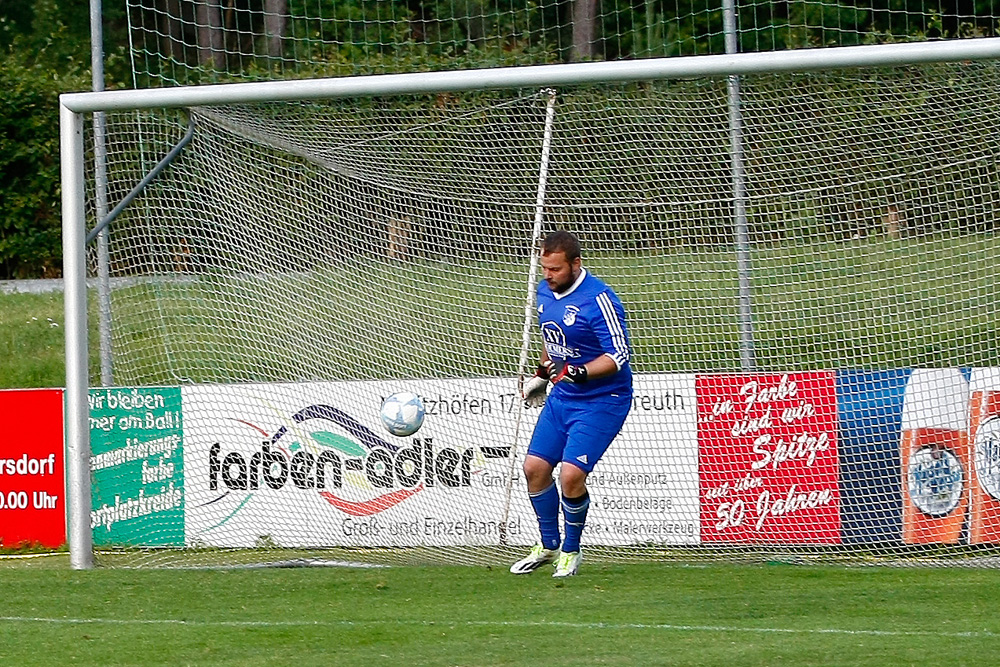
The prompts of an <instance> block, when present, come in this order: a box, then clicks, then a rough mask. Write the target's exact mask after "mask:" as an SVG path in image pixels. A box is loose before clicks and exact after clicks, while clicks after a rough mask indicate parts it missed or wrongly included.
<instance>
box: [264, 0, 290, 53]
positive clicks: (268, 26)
mask: <svg viewBox="0 0 1000 667" xmlns="http://www.w3.org/2000/svg"><path fill="white" fill-rule="evenodd" d="M287 31H288V0H264V34H265V35H266V36H267V55H268V56H270V57H271V58H280V57H281V56H282V54H283V53H284V50H285V49H284V41H285V34H286V33H287Z"/></svg>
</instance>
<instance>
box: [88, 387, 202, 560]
mask: <svg viewBox="0 0 1000 667" xmlns="http://www.w3.org/2000/svg"><path fill="white" fill-rule="evenodd" d="M88 400H89V401H90V453H91V459H90V469H91V475H92V479H93V482H92V485H91V499H92V501H91V502H92V509H91V527H92V528H93V539H94V544H95V545H100V546H107V545H116V544H120V545H133V546H181V545H183V544H184V457H183V453H182V452H183V428H182V427H183V424H182V419H181V392H180V389H179V388H177V387H138V388H118V387H112V388H101V389H91V390H90V394H89V397H88Z"/></svg>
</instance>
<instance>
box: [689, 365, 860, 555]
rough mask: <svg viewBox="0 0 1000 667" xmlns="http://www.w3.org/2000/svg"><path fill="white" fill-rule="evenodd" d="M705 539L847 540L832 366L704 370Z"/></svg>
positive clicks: (700, 383)
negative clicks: (706, 372) (797, 369)
mask: <svg viewBox="0 0 1000 667" xmlns="http://www.w3.org/2000/svg"><path fill="white" fill-rule="evenodd" d="M695 390H696V392H697V397H698V475H699V482H698V483H699V495H700V498H701V539H702V542H748V543H768V544H774V543H781V544H833V543H838V542H840V541H841V534H840V507H839V506H840V494H839V491H838V488H837V480H838V470H839V467H838V464H837V399H836V389H835V375H834V373H832V372H820V373H788V374H782V375H777V374H771V375H699V376H698V378H697V380H696V383H695Z"/></svg>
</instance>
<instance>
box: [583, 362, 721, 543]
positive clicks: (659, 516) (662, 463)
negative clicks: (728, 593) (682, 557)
mask: <svg viewBox="0 0 1000 667" xmlns="http://www.w3.org/2000/svg"><path fill="white" fill-rule="evenodd" d="M587 487H588V488H589V490H590V496H591V504H590V513H589V515H588V518H587V529H586V532H585V533H584V540H585V542H586V543H587V544H605V545H623V544H656V545H677V544H698V543H699V542H700V541H701V536H700V532H699V530H698V520H699V519H698V407H697V398H696V396H695V376H694V375H693V374H671V375H637V376H635V380H634V394H633V400H632V410H631V412H630V413H629V416H628V419H627V420H626V421H625V425H624V426H623V427H622V431H621V433H620V434H619V436H618V438H617V439H616V440H615V441H614V443H612V445H611V447H610V448H609V449H608V452H607V453H606V454H605V455H604V458H603V459H601V463H600V465H598V466H597V468H595V469H594V472H593V473H591V474H590V476H589V477H588V478H587Z"/></svg>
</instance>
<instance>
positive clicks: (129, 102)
mask: <svg viewBox="0 0 1000 667" xmlns="http://www.w3.org/2000/svg"><path fill="white" fill-rule="evenodd" d="M996 60H1000V38H983V39H968V40H954V41H947V42H944V41H942V42H932V43H907V44H886V45H872V46H855V47H838V48H829V49H822V50H820V49H817V50H800V51H784V52H771V53H747V54H733V55H711V56H699V57H684V58H657V59H647V60H634V61H619V62H587V63H573V64H565V65H545V66H530V67H517V68H499V69H490V70H477V71H450V72H429V73H416V74H397V75H380V76H359V77H346V78H337V79H317V80H298V81H277V82H260V83H232V84H219V85H205V86H192V87H176V88H159V89H145V90H121V91H103V92H90V93H69V94H64V95H62V96H61V97H60V127H61V150H60V160H61V168H62V172H61V177H62V206H63V228H62V232H63V252H64V270H63V273H64V279H65V317H66V322H65V330H66V392H65V438H66V447H67V456H66V461H67V468H68V470H67V489H68V494H67V497H68V499H69V501H68V523H69V527H68V537H69V545H70V555H71V564H72V567H74V568H77V569H87V568H90V567H93V565H94V558H93V553H94V545H93V541H92V521H93V519H92V502H91V479H92V477H91V476H92V465H91V447H90V432H91V431H90V429H91V425H90V414H91V413H90V410H91V406H90V401H89V392H90V389H91V387H90V378H91V375H92V374H91V369H90V367H89V362H88V349H89V346H88V291H87V289H88V288H87V278H88V264H87V249H86V238H87V228H86V227H87V221H88V202H87V193H88V187H87V183H86V175H87V172H86V160H87V150H86V148H85V129H86V117H85V115H86V114H91V113H96V112H122V111H138V110H161V109H178V108H185V109H199V108H205V107H219V106H225V105H248V104H258V103H273V102H294V101H328V100H343V99H353V98H362V97H365V98H368V97H378V96H390V97H392V96H405V95H444V94H448V93H459V92H463V93H465V92H476V91H497V90H514V89H523V90H538V89H548V88H556V89H559V88H561V87H565V86H570V87H572V86H576V87H585V86H596V85H614V84H625V83H636V82H648V81H673V80H684V79H697V78H702V77H709V78H716V79H718V78H720V77H721V78H724V77H734V76H739V77H742V76H749V75H762V74H772V73H800V72H810V71H816V70H822V71H829V70H845V69H855V68H865V69H871V68H881V67H905V66H911V65H920V64H928V63H930V64H934V63H962V62H966V61H996ZM206 113H207V112H206ZM538 150H539V152H541V146H540V145H539V147H538ZM863 158H864V156H861V158H859V159H863ZM769 159H770V158H769ZM776 159H781V158H780V157H779V158H776ZM789 159H791V158H789ZM750 168H751V169H752V168H753V167H752V166H751V167H750ZM901 168H902V167H901ZM991 168H995V164H994V167H991ZM556 169H558V167H556ZM789 187H790V186H789ZM824 193H826V194H828V193H829V189H827V190H824ZM644 196H647V195H645V194H643V193H636V195H635V202H639V201H640V200H642V199H643V197H644ZM990 196H991V197H992V196H993V195H992V194H991V195H990ZM635 202H627V205H629V206H637V205H638V204H636V203H635ZM112 203H113V202H112ZM797 205H798V204H794V205H793V204H788V208H787V209H786V210H784V211H777V208H775V209H774V210H773V212H774V215H775V217H776V218H781V217H782V216H784V219H789V218H792V217H795V216H796V215H800V214H801V215H806V214H805V213H803V211H805V210H806V209H807V208H809V207H810V206H812V204H808V205H807V204H802V205H801V207H800V208H798V209H796V208H795V207H796V206H797ZM536 206H537V207H538V209H539V216H540V215H541V213H540V210H541V205H540V202H536V201H528V202H527V203H526V210H529V211H531V210H533V209H535V208H536ZM665 206H667V205H666V204H665ZM809 210H810V211H812V209H809ZM894 211H895V207H894V205H890V210H889V211H888V213H885V214H884V216H885V220H886V222H885V230H887V231H886V232H885V233H886V235H887V237H889V238H891V239H892V240H895V239H896V238H897V230H896V227H895V226H894V225H897V224H900V223H899V222H898V220H896V219H895V218H893V216H894V215H898V214H897V213H894ZM729 213H730V214H732V211H731V210H730V211H729ZM546 215H548V209H546ZM706 215H708V216H709V217H710V216H711V215H713V214H711V213H710V214H706ZM808 215H810V216H811V215H813V213H809V214H808ZM817 215H818V214H817ZM880 215H882V214H880ZM407 224H409V223H407ZM697 224H698V225H702V224H703V223H702V222H699V223H697ZM594 236H595V238H597V237H599V234H597V233H595V234H594ZM860 236H862V237H863V236H864V233H863V231H862V232H861V233H860ZM846 238H847V239H848V240H851V239H852V235H851V234H848V235H847V237H846ZM855 240H860V239H855ZM528 242H530V239H526V240H525V243H528ZM722 243H723V244H725V243H728V241H723V242H722ZM614 249H615V246H614V244H613V243H612V242H609V243H608V246H607V247H601V250H603V251H605V252H604V254H601V255H600V256H601V257H602V258H603V257H604V255H605V254H607V251H608V250H614ZM669 250H670V249H669V248H666V247H665V246H664V253H668V251H669ZM830 252H831V253H833V254H835V253H839V252H841V250H840V249H839V246H838V249H837V250H830ZM598 254H599V253H598ZM614 259H615V258H609V259H608V262H609V266H616V264H614V263H613V260H614ZM627 261H628V256H627V255H626V256H625V259H622V262H623V263H624V262H627ZM970 261H973V260H970ZM524 269H525V276H524V277H522V279H521V282H522V284H523V282H524V280H527V275H528V266H527V265H526V266H525V267H524ZM779 273H780V271H779ZM692 275H694V274H692ZM778 278H780V275H779V276H778ZM778 278H775V280H777V279H778ZM657 279H658V280H664V279H669V277H668V278H664V277H663V276H659V277H658V278H657ZM694 279H695V280H700V279H701V278H700V277H697V276H695V278H694ZM609 282H612V283H613V281H609ZM727 284H728V283H727ZM969 289H970V290H972V291H974V290H975V289H979V288H969ZM629 305H630V304H629V303H628V301H626V307H627V308H628V307H629ZM697 307H698V305H697V304H694V308H695V313H697ZM647 308H649V309H655V308H656V305H655V299H652V300H651V301H650V302H649V303H644V304H643V307H642V310H645V309H647ZM774 308H779V306H774ZM788 308H795V304H794V303H791V304H789V305H788ZM820 315H821V317H828V318H829V317H835V313H830V312H823V313H821V314H820ZM630 317H635V318H637V322H638V326H639V327H640V330H641V326H642V324H641V318H642V314H641V312H640V309H639V308H635V310H633V312H632V313H630ZM693 317H695V318H696V317H697V314H695V315H694V316H693ZM630 326H631V324H630ZM859 326H860V325H859ZM640 333H641V331H640ZM869 335H870V334H869V333H866V332H864V331H862V330H861V329H860V328H859V330H858V335H857V340H856V341H855V342H854V344H856V345H858V346H865V345H867V344H869V342H870V341H869V340H868V339H867V338H866V337H867V336H869ZM512 347H513V349H512V354H515V356H516V353H517V352H518V351H520V350H519V349H518V346H517V344H516V342H515V344H514V345H513V346H512ZM984 356H986V357H988V355H984ZM737 358H738V355H737ZM915 359H916V360H917V362H926V363H927V365H930V366H933V365H936V364H935V363H934V362H936V361H946V362H949V363H947V364H940V365H949V366H961V365H968V366H990V365H993V366H1000V358H993V363H992V364H990V363H986V361H988V360H989V359H988V358H987V359H986V360H985V361H984V358H982V357H974V358H973V359H972V362H971V363H968V364H963V363H962V361H963V359H962V358H958V357H956V356H951V357H948V356H942V357H940V358H934V357H927V358H920V357H919V356H917V357H915ZM845 363H847V364H849V366H848V367H849V368H853V367H854V366H853V363H854V360H851V359H848V360H846V361H845ZM887 363H888V364H889V365H890V366H891V365H893V363H894V359H889V360H887ZM521 364H522V365H523V364H524V360H523V359H522V360H521ZM913 365H914V366H916V365H919V364H918V363H915V364H913ZM763 368H764V370H763V371H761V372H767V373H771V374H777V375H778V376H781V375H782V374H784V373H786V372H787V371H799V372H806V371H809V370H815V371H828V370H840V369H837V368H833V367H831V366H829V365H825V366H818V367H815V368H812V369H809V368H806V367H804V366H803V364H802V363H799V362H796V363H795V364H794V367H790V368H783V367H781V366H780V365H778V364H776V363H775V360H774V359H773V358H768V359H767V361H766V362H765V364H764V365H763ZM520 370H523V368H522V369H520ZM640 370H641V369H640ZM654 370H660V369H654ZM670 370H671V371H674V372H684V371H685V369H680V368H673V367H671V368H670ZM703 370H708V371H712V370H715V369H711V368H709V369H704V368H691V369H686V371H687V372H688V373H694V372H698V371H703ZM744 370H747V369H744ZM987 375H988V374H987ZM973 377H975V374H973ZM693 382H694V380H692V383H693ZM791 384H792V385H794V380H793V381H791ZM973 384H974V383H973ZM831 387H832V385H831ZM790 391H791V392H792V394H789V393H788V392H790ZM830 391H831V392H832V389H830ZM782 392H786V394H785V395H786V397H787V396H788V395H794V390H789V384H788V383H787V382H786V379H785V378H782V379H781V380H780V381H778V382H776V385H775V387H774V388H773V395H774V396H779V395H781V393H782ZM832 395H833V394H832V393H831V394H830V396H832ZM723 403H724V402H720V404H719V405H716V406H711V407H710V408H709V409H710V410H716V412H714V413H713V414H714V415H723V414H725V413H726V410H727V408H726V406H725V405H723ZM803 405H804V402H803ZM720 406H721V407H720ZM729 407H730V408H731V407H732V406H729ZM796 407H801V406H795V405H792V406H790V407H788V408H786V409H789V410H793V411H794V410H795V409H796ZM802 409H803V410H804V409H805V408H802ZM787 414H792V413H787ZM905 414H906V408H905V406H904V416H905ZM792 418H794V417H789V419H792ZM734 428H736V427H734ZM968 436H969V434H968V433H967V434H966V437H968ZM799 444H800V447H799V449H801V450H802V452H805V449H804V448H805V447H806V445H804V444H802V443H799ZM792 450H795V445H791V444H789V445H788V447H787V448H786V450H785V454H788V452H789V451H792ZM812 454H813V455H814V454H815V451H814V450H812ZM265 455H266V454H265ZM769 456H776V455H769ZM790 456H791V457H792V458H794V456H795V455H794V453H793V454H792V455H790ZM810 456H811V455H810ZM802 458H803V459H805V458H807V455H806V454H804V453H803V454H802ZM811 460H812V459H811V458H810V461H811ZM768 461H769V462H771V461H773V462H774V463H773V465H774V468H775V469H777V467H778V463H777V459H776V458H769V459H768ZM709 467H710V466H709ZM741 479H742V478H741ZM747 479H749V477H747ZM738 483H739V482H734V481H732V480H729V481H725V482H721V483H720V484H719V485H717V486H716V487H715V488H714V490H711V491H710V492H709V493H708V497H712V498H714V499H715V500H718V499H719V498H718V497H719V496H723V495H725V494H726V493H728V492H730V491H732V490H733V489H734V488H735V487H734V485H738ZM747 483H748V484H749V483H750V482H747ZM794 488H795V487H794V486H792V488H791V490H789V491H788V496H787V499H784V498H783V499H778V500H775V499H773V495H772V496H769V497H768V498H771V499H770V500H768V499H764V500H762V501H760V504H759V507H758V513H759V514H760V515H761V519H760V520H761V521H763V516H764V515H767V514H770V515H771V516H776V515H779V514H781V513H782V512H786V511H789V512H790V511H792V508H793V506H796V504H798V505H797V506H808V505H809V504H810V503H812V504H813V505H814V506H815V505H816V504H817V503H819V502H821V501H822V498H821V497H820V496H819V495H816V496H813V495H808V496H806V495H803V496H802V497H801V498H800V497H798V496H795V494H794V492H793V491H794ZM911 493H912V489H911ZM712 494H714V496H713V495H712ZM769 503H770V504H769ZM723 505H726V503H723ZM737 509H739V508H738V507H737V506H736V504H735V503H733V504H729V505H727V506H726V507H722V506H720V507H719V508H718V509H717V510H716V511H713V515H714V516H716V517H718V521H719V523H720V524H725V523H726V522H729V523H730V524H732V522H734V521H736V520H737V514H736V510H737ZM740 511H741V512H742V510H740ZM931 514H933V512H931ZM585 540H586V538H585ZM793 542H794V541H793ZM637 544H640V547H639V548H645V545H646V542H642V541H640V542H638V543H637ZM752 546H755V547H756V546H759V545H752ZM796 546H798V545H797V544H794V543H793V544H792V547H796ZM782 548H783V547H782ZM790 548H791V547H790Z"/></svg>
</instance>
